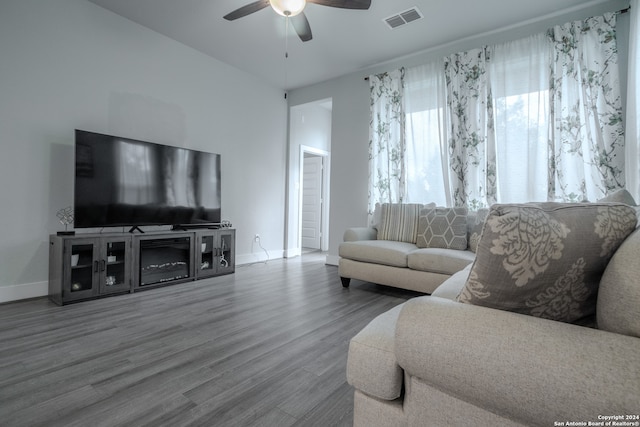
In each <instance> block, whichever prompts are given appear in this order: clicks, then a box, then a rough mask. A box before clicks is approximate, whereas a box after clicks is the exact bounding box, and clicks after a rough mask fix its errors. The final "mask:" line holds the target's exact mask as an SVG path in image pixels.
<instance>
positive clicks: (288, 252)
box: [284, 248, 302, 258]
mask: <svg viewBox="0 0 640 427" xmlns="http://www.w3.org/2000/svg"><path fill="white" fill-rule="evenodd" d="M300 255H302V249H300V248H294V249H285V251H284V257H285V258H295V257H297V256H300Z"/></svg>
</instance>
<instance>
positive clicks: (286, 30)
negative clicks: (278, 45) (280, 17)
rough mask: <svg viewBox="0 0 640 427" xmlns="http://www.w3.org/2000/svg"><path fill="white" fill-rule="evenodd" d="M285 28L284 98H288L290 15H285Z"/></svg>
mask: <svg viewBox="0 0 640 427" xmlns="http://www.w3.org/2000/svg"><path fill="white" fill-rule="evenodd" d="M285 21H286V22H285V29H284V99H287V83H288V81H287V77H288V76H287V60H288V59H289V16H288V15H287V16H285Z"/></svg>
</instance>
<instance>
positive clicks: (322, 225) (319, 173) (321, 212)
mask: <svg viewBox="0 0 640 427" xmlns="http://www.w3.org/2000/svg"><path fill="white" fill-rule="evenodd" d="M300 165H301V167H300V182H301V183H302V185H301V186H300V196H299V198H298V201H299V216H298V218H300V224H299V233H298V235H299V236H300V242H299V244H300V248H301V253H302V254H305V253H309V252H313V251H326V250H327V249H328V247H329V239H328V233H327V232H326V230H327V229H328V215H329V212H328V206H327V203H326V202H327V201H328V196H327V192H328V186H329V184H328V178H329V177H328V175H327V173H326V172H327V171H328V170H329V167H328V165H329V153H328V152H326V151H323V150H318V149H317V148H312V147H307V146H304V145H302V146H300Z"/></svg>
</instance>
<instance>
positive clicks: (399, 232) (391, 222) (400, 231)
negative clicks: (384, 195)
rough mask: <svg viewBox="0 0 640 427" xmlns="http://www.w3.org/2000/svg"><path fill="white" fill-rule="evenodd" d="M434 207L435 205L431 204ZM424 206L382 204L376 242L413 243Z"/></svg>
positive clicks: (414, 204) (415, 204)
mask: <svg viewBox="0 0 640 427" xmlns="http://www.w3.org/2000/svg"><path fill="white" fill-rule="evenodd" d="M432 206H434V207H435V204H432ZM423 207H424V206H423V205H421V204H417V203H383V204H382V206H381V217H380V225H379V227H378V240H394V241H398V242H408V243H415V242H416V235H417V234H418V217H419V216H420V209H422V208H423Z"/></svg>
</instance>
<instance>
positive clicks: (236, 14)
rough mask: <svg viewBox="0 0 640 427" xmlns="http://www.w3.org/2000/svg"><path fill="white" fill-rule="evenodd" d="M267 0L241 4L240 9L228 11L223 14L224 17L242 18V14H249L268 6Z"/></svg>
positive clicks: (231, 18) (227, 18) (232, 19)
mask: <svg viewBox="0 0 640 427" xmlns="http://www.w3.org/2000/svg"><path fill="white" fill-rule="evenodd" d="M269 4H270V3H269V0H258V1H254V2H253V3H249V4H248V5H245V6H242V7H241V8H240V9H236V10H234V11H233V12H231V13H228V14H226V15H225V16H224V19H226V20H227V21H234V20H236V19H238V18H242V17H243V16H247V15H251V14H252V13H254V12H257V11H259V10H262V9H264V8H265V7H267V6H269Z"/></svg>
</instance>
